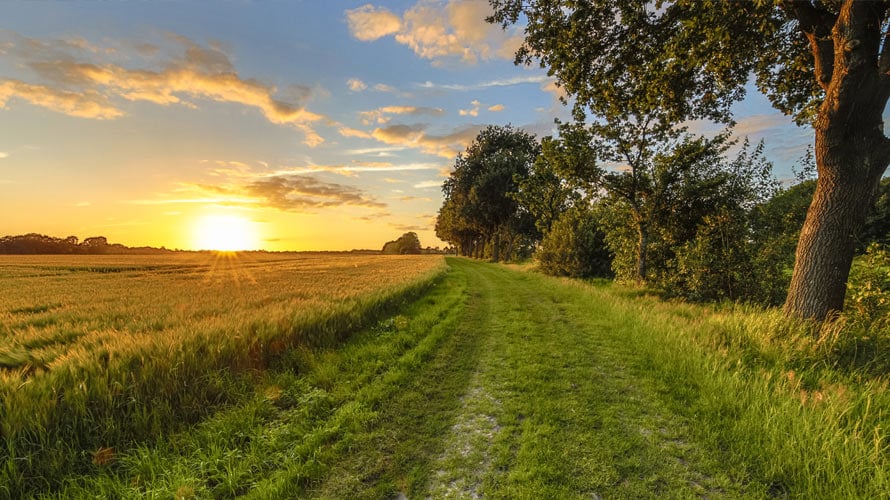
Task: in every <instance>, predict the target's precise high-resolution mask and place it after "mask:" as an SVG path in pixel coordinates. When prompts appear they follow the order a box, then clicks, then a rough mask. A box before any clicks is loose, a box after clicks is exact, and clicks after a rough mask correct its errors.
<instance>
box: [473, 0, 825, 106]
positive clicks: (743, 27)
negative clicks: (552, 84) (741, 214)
mask: <svg viewBox="0 0 890 500" xmlns="http://www.w3.org/2000/svg"><path fill="white" fill-rule="evenodd" d="M806 3H807V4H809V2H806ZM491 4H492V6H493V8H494V14H493V15H492V16H491V17H490V18H489V21H490V22H496V23H500V24H502V25H505V26H506V25H509V24H515V23H517V22H519V21H520V19H522V20H524V21H525V22H526V29H525V41H524V44H523V46H522V47H521V48H520V49H519V51H518V52H517V54H516V61H517V63H524V64H530V63H532V62H539V63H540V64H541V65H542V66H543V67H546V68H548V69H549V70H550V72H551V74H553V75H554V76H556V77H557V79H558V82H559V83H560V85H562V86H563V87H564V88H565V89H566V91H567V92H568V93H569V94H570V95H572V96H574V97H575V99H576V102H577V105H578V106H579V107H584V108H587V109H590V110H591V111H592V112H593V113H594V114H595V115H597V116H600V117H611V116H616V115H621V114H623V113H625V112H626V110H627V108H626V107H624V106H625V103H628V102H635V103H637V104H635V106H637V108H638V109H639V110H640V111H643V113H642V116H645V115H648V114H649V113H648V111H647V110H652V111H655V112H656V113H657V120H659V121H661V122H664V123H681V122H683V121H684V120H687V119H690V118H709V119H712V120H716V121H727V120H728V119H729V117H730V107H731V105H732V103H733V102H735V101H737V100H740V99H741V98H742V97H744V86H745V84H746V83H747V82H748V79H749V76H750V75H751V74H752V73H754V74H755V75H756V76H757V84H758V87H759V88H760V90H761V91H762V92H764V93H765V94H767V96H768V97H769V98H770V99H771V101H772V103H773V105H774V106H775V107H776V108H777V109H780V110H781V111H783V112H785V113H788V114H794V115H795V117H796V119H798V120H799V121H802V122H804V121H809V120H810V119H811V118H812V117H813V116H814V115H815V110H816V109H817V107H818V103H819V102H820V99H821V96H822V90H821V88H820V87H819V86H818V84H817V82H816V79H815V78H813V67H814V62H813V56H812V53H811V51H810V48H809V46H808V42H807V39H806V38H805V37H804V35H803V33H802V32H801V31H800V30H799V29H797V28H798V26H797V25H798V22H797V20H796V19H794V17H793V16H794V14H796V12H795V9H791V8H786V9H783V8H781V7H780V5H779V2H771V1H757V2H751V1H700V0H678V1H672V2H655V3H653V2H650V1H647V0H624V1H613V0H592V1H588V2H575V1H572V0H531V1H526V0H492V1H491ZM817 4H818V5H819V6H820V7H825V8H827V9H829V10H834V11H835V12H836V8H835V7H834V5H833V4H834V2H817Z"/></svg>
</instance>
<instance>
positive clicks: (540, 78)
mask: <svg viewBox="0 0 890 500" xmlns="http://www.w3.org/2000/svg"><path fill="white" fill-rule="evenodd" d="M552 81H553V78H552V77H549V76H547V75H529V76H515V77H512V78H504V79H499V80H489V81H486V82H479V83H474V84H470V85H465V84H457V83H434V82H430V81H426V82H423V83H420V84H418V86H419V87H421V88H424V89H432V90H456V91H460V92H467V91H470V90H482V89H488V88H492V87H512V86H513V85H523V84H526V83H535V84H539V85H547V84H548V83H549V82H552ZM544 90H546V89H544Z"/></svg>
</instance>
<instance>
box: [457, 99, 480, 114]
mask: <svg viewBox="0 0 890 500" xmlns="http://www.w3.org/2000/svg"><path fill="white" fill-rule="evenodd" d="M470 104H472V105H473V107H472V108H470V109H460V110H458V114H459V115H460V116H479V106H481V105H482V103H481V102H479V100H477V99H473V100H472V101H471V102H470Z"/></svg>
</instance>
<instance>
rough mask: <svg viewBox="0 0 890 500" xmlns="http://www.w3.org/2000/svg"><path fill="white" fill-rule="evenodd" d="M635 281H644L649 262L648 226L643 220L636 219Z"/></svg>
mask: <svg viewBox="0 0 890 500" xmlns="http://www.w3.org/2000/svg"><path fill="white" fill-rule="evenodd" d="M637 234H638V237H639V240H638V241H637V245H638V246H637V283H638V284H642V283H645V282H646V273H648V271H649V269H648V266H649V263H648V257H649V228H648V226H647V225H646V223H645V222H644V221H643V220H638V221H637Z"/></svg>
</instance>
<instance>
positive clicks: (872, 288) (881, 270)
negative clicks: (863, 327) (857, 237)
mask: <svg viewBox="0 0 890 500" xmlns="http://www.w3.org/2000/svg"><path fill="white" fill-rule="evenodd" d="M846 302H847V303H846V307H845V309H846V310H847V311H848V313H850V314H855V315H856V316H857V318H856V319H857V320H860V321H863V322H866V323H873V322H875V321H878V322H881V321H884V322H886V321H887V317H888V316H890V247H888V246H887V245H881V244H878V243H872V244H871V245H869V246H868V248H867V249H866V251H865V255H863V256H862V257H860V258H858V259H856V261H855V262H854V264H853V268H852V269H851V270H850V279H849V280H847V300H846ZM876 326H879V325H876Z"/></svg>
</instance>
